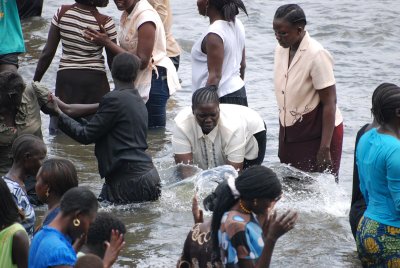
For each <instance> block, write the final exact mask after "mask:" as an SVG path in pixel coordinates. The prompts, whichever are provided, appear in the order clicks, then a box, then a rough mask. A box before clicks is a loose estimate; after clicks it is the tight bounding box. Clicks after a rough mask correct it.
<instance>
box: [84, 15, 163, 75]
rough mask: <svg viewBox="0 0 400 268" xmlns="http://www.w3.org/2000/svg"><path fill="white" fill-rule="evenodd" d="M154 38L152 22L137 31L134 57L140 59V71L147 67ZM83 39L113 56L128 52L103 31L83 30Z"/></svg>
mask: <svg viewBox="0 0 400 268" xmlns="http://www.w3.org/2000/svg"><path fill="white" fill-rule="evenodd" d="M155 36H156V26H155V24H154V23H153V22H145V23H143V24H142V25H141V26H140V27H139V29H138V45H137V51H136V56H138V57H139V59H140V62H141V64H140V69H141V70H143V69H145V68H147V67H148V65H149V62H150V59H151V56H152V53H153V48H154V42H155ZM83 37H84V38H85V39H87V40H88V41H91V42H94V43H96V44H98V45H101V46H104V47H105V48H106V50H108V51H110V52H111V53H112V54H113V55H117V54H119V53H122V52H129V51H126V50H125V49H123V48H122V47H120V46H118V45H117V44H116V43H114V42H112V41H111V39H110V38H109V37H108V35H107V33H105V32H103V30H102V31H100V32H98V31H96V30H94V29H92V28H88V29H87V30H85V32H84V36H83ZM92 38H93V39H92Z"/></svg>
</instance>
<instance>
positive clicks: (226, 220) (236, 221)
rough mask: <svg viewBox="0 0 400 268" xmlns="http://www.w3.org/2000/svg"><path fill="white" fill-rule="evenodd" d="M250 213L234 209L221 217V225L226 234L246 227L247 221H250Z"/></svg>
mask: <svg viewBox="0 0 400 268" xmlns="http://www.w3.org/2000/svg"><path fill="white" fill-rule="evenodd" d="M250 219H251V217H250V215H247V214H243V213H240V212H239V211H236V210H231V211H228V212H226V213H225V214H224V216H223V217H222V219H221V225H223V226H224V229H225V230H226V232H227V233H228V234H232V235H233V234H235V233H237V232H240V231H244V230H245V229H246V225H247V223H248V222H249V221H250Z"/></svg>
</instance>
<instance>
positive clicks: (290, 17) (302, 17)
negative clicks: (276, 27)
mask: <svg viewBox="0 0 400 268" xmlns="http://www.w3.org/2000/svg"><path fill="white" fill-rule="evenodd" d="M274 19H284V20H285V21H287V22H289V23H290V24H292V25H300V26H303V27H304V26H305V25H306V24H307V19H306V14H304V11H303V9H302V8H301V7H300V6H299V5H297V4H287V5H283V6H280V7H278V9H277V10H276V12H275V16H274Z"/></svg>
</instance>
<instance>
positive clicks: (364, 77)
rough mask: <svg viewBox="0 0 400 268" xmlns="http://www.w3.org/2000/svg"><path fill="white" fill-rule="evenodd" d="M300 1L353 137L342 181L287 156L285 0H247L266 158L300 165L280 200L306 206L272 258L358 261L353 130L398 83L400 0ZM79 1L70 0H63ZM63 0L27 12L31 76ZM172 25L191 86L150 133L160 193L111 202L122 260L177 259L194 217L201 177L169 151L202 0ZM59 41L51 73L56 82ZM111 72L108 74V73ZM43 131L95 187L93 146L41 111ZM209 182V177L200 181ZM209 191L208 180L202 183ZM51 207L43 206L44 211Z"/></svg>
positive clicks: (186, 0)
mask: <svg viewBox="0 0 400 268" xmlns="http://www.w3.org/2000/svg"><path fill="white" fill-rule="evenodd" d="M316 2H317V1H311V0H306V1H301V2H299V4H300V5H301V6H302V7H303V9H304V10H305V13H306V16H307V20H308V25H307V27H306V28H307V29H308V30H309V32H310V35H311V36H313V37H315V38H316V39H317V40H318V41H319V42H320V43H322V44H323V46H324V47H325V48H327V49H328V50H329V51H330V52H331V53H332V55H333V57H334V59H335V76H336V81H337V85H336V87H337V95H338V105H339V107H340V109H341V111H342V113H343V117H344V125H345V137H344V146H343V156H342V165H341V169H340V182H339V184H336V183H334V179H333V177H332V176H330V175H318V174H317V175H316V174H311V175H309V174H304V173H301V172H298V171H295V170H293V169H291V168H289V167H287V166H284V165H281V164H279V159H278V157H277V147H278V129H279V125H278V116H277V115H278V112H277V104H276V100H275V95H274V91H273V81H272V77H273V51H274V48H275V46H276V41H275V37H274V33H273V31H272V19H273V14H274V12H275V10H276V8H277V7H278V6H280V5H282V4H284V3H286V1H277V0H271V1H265V0H252V1H246V2H245V4H246V7H247V9H248V13H249V16H248V17H246V16H242V15H241V16H240V18H241V20H242V21H243V23H244V25H245V28H246V56H247V69H246V89H247V92H248V99H249V106H250V107H252V108H254V109H255V110H257V111H258V112H259V113H260V114H261V115H262V117H263V119H264V120H265V122H266V123H267V126H268V143H267V153H266V157H265V160H264V164H265V165H266V166H269V167H272V168H273V169H274V170H275V171H276V172H277V173H278V174H279V175H280V176H283V175H288V174H293V173H294V174H295V176H297V177H299V178H302V179H301V181H300V182H298V181H283V185H284V189H285V194H284V198H283V199H282V201H280V202H279V204H278V206H277V208H278V210H285V209H288V208H292V209H295V210H297V211H298V212H299V215H300V219H299V222H298V224H297V225H296V227H295V229H294V230H292V231H291V232H289V233H288V234H287V235H285V236H284V237H282V238H281V239H280V240H279V241H278V243H277V246H276V248H275V251H274V255H273V259H272V267H358V266H360V264H359V262H358V260H357V255H356V247H355V243H354V241H353V238H352V235H351V232H350V227H349V224H348V211H349V205H350V199H351V179H352V169H353V151H354V139H355V135H356V132H357V131H358V129H359V128H360V127H361V126H362V125H363V124H365V123H366V122H369V121H371V115H370V110H369V109H370V103H371V101H370V99H371V95H372V92H373V90H374V89H375V88H376V87H377V86H378V85H379V84H380V83H382V82H393V83H395V84H399V83H400V81H399V75H398V70H400V63H399V60H400V54H399V51H398V40H399V38H400V20H398V18H399V17H400V2H399V1H390V0H380V1H374V0H365V1H344V0H332V1H319V3H316ZM62 3H63V4H68V3H73V1H72V0H68V1H67V0H66V1H62ZM59 5H60V1H57V0H46V1H45V7H44V9H43V14H42V17H41V18H33V19H29V20H27V21H24V22H23V30H24V34H25V39H26V47H27V53H26V54H25V56H24V57H23V58H22V62H21V68H20V71H21V72H22V75H23V76H24V78H25V79H26V80H30V79H32V77H33V73H34V71H35V68H36V63H37V59H38V57H39V55H40V53H41V50H42V48H43V46H44V44H45V42H46V38H47V32H48V29H49V25H50V21H51V18H52V16H53V14H54V13H55V11H56V10H57V8H58V6H59ZM171 5H172V10H173V14H174V23H175V24H174V27H173V32H174V35H175V37H176V39H177V40H178V42H179V43H180V44H181V46H182V48H183V53H182V55H181V67H180V69H179V76H180V78H181V79H182V86H183V89H182V90H181V91H179V92H177V93H176V95H174V96H172V97H171V99H170V100H169V103H168V122H167V127H166V130H165V131H151V132H150V133H149V139H148V143H149V153H150V154H151V155H152V156H153V159H154V162H155V165H156V166H157V168H158V170H159V172H160V175H161V176H162V181H163V185H164V190H163V194H162V198H161V199H160V201H158V202H155V203H149V204H134V205H130V206H117V207H114V206H112V207H105V208H102V210H106V211H110V212H112V213H113V214H114V215H116V216H118V217H120V218H121V219H122V220H123V221H124V222H125V224H126V226H127V230H128V233H127V235H126V242H127V243H126V247H125V249H124V250H123V252H122V253H121V256H120V258H119V260H118V262H117V265H118V266H121V267H124V266H126V267H174V266H175V264H176V261H177V259H178V257H179V255H180V252H181V249H182V245H183V242H184V240H185V237H186V234H187V233H188V231H189V230H190V228H191V226H192V224H193V221H192V216H191V212H190V207H191V206H190V203H191V197H192V195H193V193H194V189H195V186H194V184H193V182H192V181H188V182H186V183H176V178H175V170H176V166H175V165H174V162H173V158H172V151H171V142H170V141H171V129H172V126H173V118H174V116H175V115H176V114H177V112H178V111H179V110H180V109H181V108H182V107H185V106H187V105H190V100H191V90H190V84H191V65H190V49H191V46H192V45H193V43H194V42H195V40H196V39H197V38H198V37H199V36H200V35H201V33H202V32H204V31H205V30H206V28H207V25H208V21H207V19H205V18H203V17H202V16H200V15H199V14H198V12H197V6H196V1H195V0H171ZM101 11H102V12H103V13H106V14H108V15H110V16H112V17H113V18H114V20H115V22H116V23H117V24H118V21H119V16H120V12H119V11H118V10H117V9H116V8H115V5H114V3H112V1H110V4H109V6H108V7H107V8H104V9H102V10H101ZM59 56H60V48H59V51H58V52H57V55H56V57H55V59H54V61H53V64H52V65H51V66H50V68H49V70H48V71H47V73H46V75H45V76H44V78H43V81H42V82H44V83H45V84H46V85H47V86H48V87H49V88H51V89H53V88H54V85H55V76H56V71H57V66H58V61H59ZM109 77H110V76H109ZM42 118H43V132H44V136H45V142H46V144H47V145H48V151H49V155H50V156H60V157H66V158H69V159H70V160H72V161H73V162H74V164H75V165H76V167H77V169H78V171H79V178H80V183H81V185H86V186H89V187H90V188H91V189H92V190H93V191H94V192H95V193H96V194H97V193H99V191H100V188H101V183H102V182H101V180H100V179H99V176H98V173H97V164H96V159H95V157H94V154H93V146H92V145H89V146H84V145H79V144H77V143H76V142H74V141H73V140H71V139H70V138H68V137H65V136H57V137H53V136H49V135H48V131H47V125H48V118H47V116H44V115H43V117H42ZM200 188H201V187H200ZM200 191H203V195H202V196H204V195H205V191H206V190H205V189H203V188H201V189H200ZM43 211H44V208H39V209H38V214H39V215H42V214H43Z"/></svg>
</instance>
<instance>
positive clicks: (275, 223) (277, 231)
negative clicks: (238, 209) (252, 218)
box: [239, 210, 298, 268]
mask: <svg viewBox="0 0 400 268" xmlns="http://www.w3.org/2000/svg"><path fill="white" fill-rule="evenodd" d="M297 217H298V215H297V213H296V212H292V211H290V210H289V211H286V212H285V213H283V214H282V215H280V216H278V215H277V213H272V214H271V216H270V217H269V219H268V220H267V221H265V223H264V225H263V227H262V229H263V234H265V238H264V244H265V246H264V248H263V251H262V253H261V256H260V258H259V259H258V261H257V262H256V263H254V262H253V261H252V260H247V259H239V267H240V268H261V267H262V268H268V267H269V266H270V264H271V259H272V253H273V251H274V248H275V244H276V241H277V240H278V239H279V237H281V236H282V235H284V234H285V233H287V232H288V231H290V230H291V229H293V227H294V224H295V222H296V220H297Z"/></svg>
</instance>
